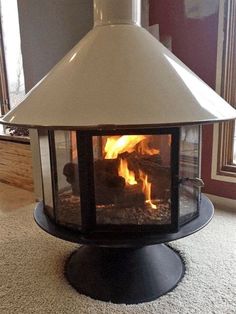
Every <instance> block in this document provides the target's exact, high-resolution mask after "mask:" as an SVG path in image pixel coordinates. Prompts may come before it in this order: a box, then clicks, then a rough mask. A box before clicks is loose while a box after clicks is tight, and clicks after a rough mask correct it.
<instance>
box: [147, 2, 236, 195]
mask: <svg viewBox="0 0 236 314" xmlns="http://www.w3.org/2000/svg"><path fill="white" fill-rule="evenodd" d="M207 1H208V4H209V5H210V4H211V1H209V0H207ZM187 2H188V3H189V4H191V3H192V4H194V5H193V6H192V8H191V7H188V9H189V12H188V13H189V16H191V17H192V18H188V17H187V16H186V14H187V10H186V6H185V4H186V1H184V0H178V1H173V0H150V24H151V25H153V24H156V23H157V24H160V35H161V38H162V37H166V36H171V37H172V50H173V52H174V54H175V55H176V56H177V57H178V58H180V59H181V60H182V61H183V62H184V63H185V64H186V65H187V66H189V67H190V68H191V69H192V70H193V71H194V72H195V73H196V74H197V75H199V76H200V77H201V78H202V79H203V80H204V81H205V82H206V83H207V84H208V85H210V86H211V87H212V88H215V80H216V60H217V38H218V6H216V2H217V0H215V1H214V2H212V6H211V7H209V6H208V8H207V10H208V14H205V12H204V10H203V11H202V12H201V9H204V5H203V6H201V7H199V8H200V9H199V10H197V2H196V1H195V2H194V1H191V0H188V1H187ZM201 2H202V1H199V3H201ZM202 4H203V3H202ZM191 9H192V11H191ZM193 10H195V12H193ZM192 13H194V14H195V15H194V14H192ZM212 141H213V126H212V125H207V126H204V128H203V145H202V177H203V180H204V182H205V185H206V188H205V192H206V193H209V194H214V195H218V196H222V197H227V198H232V199H236V184H232V183H226V182H222V181H220V182H219V181H216V180H212V179H211V159H212Z"/></svg>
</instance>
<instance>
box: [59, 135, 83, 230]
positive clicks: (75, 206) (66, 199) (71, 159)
mask: <svg viewBox="0 0 236 314" xmlns="http://www.w3.org/2000/svg"><path fill="white" fill-rule="evenodd" d="M54 134H55V150H56V151H55V152H56V172H57V173H56V175H57V193H58V200H57V211H56V212H57V222H58V223H59V224H62V225H65V226H68V227H74V228H78V227H80V226H81V209H80V189H79V171H78V160H77V143H76V132H73V131H55V132H54Z"/></svg>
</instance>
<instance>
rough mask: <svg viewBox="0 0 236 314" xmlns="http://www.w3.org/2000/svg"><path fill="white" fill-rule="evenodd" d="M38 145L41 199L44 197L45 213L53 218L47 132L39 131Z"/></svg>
mask: <svg viewBox="0 0 236 314" xmlns="http://www.w3.org/2000/svg"><path fill="white" fill-rule="evenodd" d="M39 145H40V156H41V165H42V182H43V197H44V209H45V212H46V213H47V214H48V215H49V216H50V217H51V218H54V210H53V192H52V191H53V189H52V177H51V173H52V171H51V162H50V150H49V141H48V132H47V131H46V130H40V131H39Z"/></svg>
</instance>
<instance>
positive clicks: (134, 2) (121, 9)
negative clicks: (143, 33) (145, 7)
mask: <svg viewBox="0 0 236 314" xmlns="http://www.w3.org/2000/svg"><path fill="white" fill-rule="evenodd" d="M114 24H135V25H141V0H94V26H101V25H114Z"/></svg>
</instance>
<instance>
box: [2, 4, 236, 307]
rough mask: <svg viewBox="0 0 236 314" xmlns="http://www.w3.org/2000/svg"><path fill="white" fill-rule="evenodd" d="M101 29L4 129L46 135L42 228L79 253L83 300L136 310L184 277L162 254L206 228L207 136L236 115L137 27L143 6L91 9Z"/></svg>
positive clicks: (70, 273)
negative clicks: (203, 157)
mask: <svg viewBox="0 0 236 314" xmlns="http://www.w3.org/2000/svg"><path fill="white" fill-rule="evenodd" d="M94 16H95V26H94V29H93V30H92V31H91V32H90V33H89V34H88V35H87V36H86V37H85V38H84V39H83V40H82V41H81V42H80V43H79V44H78V45H77V46H75V47H74V48H73V49H72V51H71V52H69V54H67V55H66V56H65V57H64V59H63V60H62V61H61V62H59V64H58V65H56V67H55V68H54V69H53V70H52V71H51V72H50V73H49V74H48V75H47V76H46V77H45V78H44V79H43V80H42V81H41V82H40V83H39V84H38V85H37V86H36V87H35V88H34V89H33V90H32V91H31V92H30V93H29V94H28V95H27V97H26V98H25V100H23V102H22V103H21V104H20V105H19V106H18V107H16V108H15V109H13V110H12V111H10V112H9V113H8V114H7V115H6V116H5V117H4V118H3V119H2V121H1V122H2V123H4V124H7V125H20V126H27V127H29V128H35V129H37V130H38V137H39V150H40V160H41V170H42V171H41V176H42V182H43V200H42V201H41V202H40V203H39V204H38V206H37V208H36V210H35V220H36V222H37V223H38V225H39V226H40V227H41V228H43V229H44V230H45V231H47V232H48V233H50V234H52V235H54V236H56V237H59V238H62V239H65V240H68V241H72V242H76V243H80V244H83V246H82V247H80V248H79V250H78V251H77V252H75V253H73V254H72V255H71V257H70V259H69V260H68V262H67V265H66V270H65V273H66V277H67V278H68V280H69V282H70V283H71V284H72V286H74V287H75V288H76V289H77V290H78V291H79V292H81V293H83V294H86V295H88V296H91V297H93V298H95V299H99V300H103V301H112V302H116V303H127V304H129V303H139V302H145V301H150V300H154V299H156V298H157V297H159V296H161V295H163V294H165V293H167V292H168V291H170V290H172V289H173V288H174V287H175V286H176V285H177V284H178V282H179V281H180V280H181V278H182V276H183V275H184V268H185V267H184V264H183V261H182V259H181V257H180V256H179V254H178V253H177V252H175V251H173V250H172V249H171V248H170V247H169V246H168V245H166V244H164V243H167V242H170V241H173V240H176V239H179V238H182V237H185V236H187V235H190V234H192V233H194V232H196V231H198V230H199V229H201V228H202V227H204V226H205V225H206V224H207V223H208V222H209V221H210V219H211V218H212V215H213V206H212V204H211V203H210V201H209V200H208V199H207V198H206V197H205V196H203V195H201V187H202V186H203V182H202V180H201V175H200V144H201V125H202V124H204V123H212V122H216V121H224V120H229V119H233V118H235V117H236V113H235V110H234V109H233V108H232V107H231V106H230V105H229V104H227V103H226V102H225V101H224V100H223V99H222V98H220V97H219V96H218V95H217V94H216V93H215V92H214V91H213V90H211V89H210V88H209V87H208V86H207V85H206V84H205V83H204V82H202V81H201V80H200V79H199V78H198V77H196V75H195V74H193V73H192V72H191V71H190V70H189V69H188V68H187V67H186V66H185V65H184V64H183V63H181V61H180V60H178V59H177V58H176V57H175V56H174V55H173V54H172V53H171V52H170V51H168V50H167V49H166V48H164V47H163V46H162V45H161V44H160V43H159V42H158V41H156V40H155V38H154V37H152V36H151V35H150V34H149V33H148V32H147V31H145V30H144V29H142V28H141V27H140V25H139V18H140V1H139V0H94Z"/></svg>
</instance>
